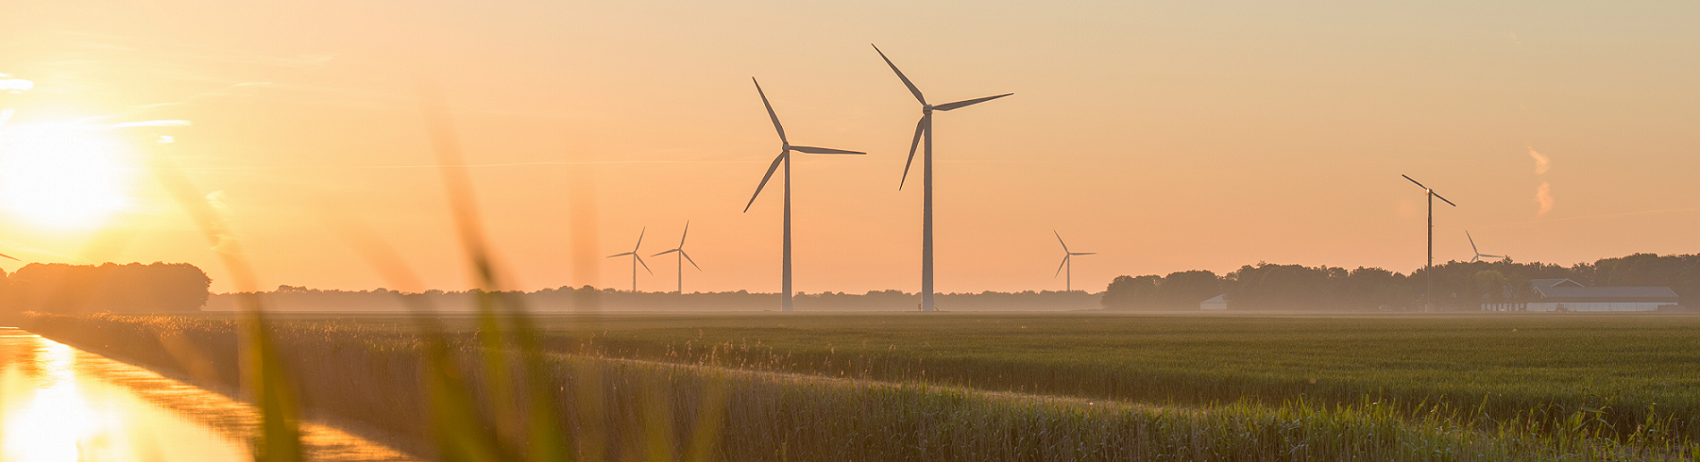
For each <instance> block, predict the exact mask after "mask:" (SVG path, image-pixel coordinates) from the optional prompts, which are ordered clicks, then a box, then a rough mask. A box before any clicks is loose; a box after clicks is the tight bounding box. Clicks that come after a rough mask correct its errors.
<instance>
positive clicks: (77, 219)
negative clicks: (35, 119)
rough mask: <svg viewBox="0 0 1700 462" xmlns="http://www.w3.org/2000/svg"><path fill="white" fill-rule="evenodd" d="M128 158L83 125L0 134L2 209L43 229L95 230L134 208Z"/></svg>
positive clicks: (14, 129) (11, 129) (8, 130)
mask: <svg viewBox="0 0 1700 462" xmlns="http://www.w3.org/2000/svg"><path fill="white" fill-rule="evenodd" d="M128 154H129V152H128V150H127V149H125V147H124V146H123V145H122V144H120V143H116V142H114V141H113V140H112V139H110V138H109V137H107V136H106V135H105V134H104V133H103V131H102V130H99V129H95V128H91V127H87V126H83V125H79V124H30V125H18V126H12V127H8V128H6V129H4V130H0V209H4V210H5V211H6V212H7V213H8V214H10V215H12V216H14V217H17V218H19V219H22V220H24V221H26V222H28V223H30V224H33V225H37V226H41V227H47V228H56V229H75V228H92V227H97V226H99V225H100V224H101V223H103V222H104V221H105V220H106V218H107V217H108V216H110V215H111V214H112V213H113V212H116V211H119V210H122V209H124V208H126V207H128V206H129V205H130V202H131V198H130V196H129V195H128V194H127V193H128V191H129V187H130V180H131V178H130V177H131V176H132V174H133V172H134V169H132V168H130V165H129V160H130V156H129V155H128Z"/></svg>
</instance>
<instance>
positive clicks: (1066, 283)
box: [1051, 229, 1097, 292]
mask: <svg viewBox="0 0 1700 462" xmlns="http://www.w3.org/2000/svg"><path fill="white" fill-rule="evenodd" d="M1051 234H1056V235H1057V243H1058V244H1062V246H1063V261H1062V264H1061V265H1057V273H1062V271H1063V268H1065V267H1066V268H1068V277H1066V278H1063V287H1064V289H1063V291H1064V292H1073V291H1074V264H1072V263H1070V262H1069V259H1070V258H1071V257H1074V256H1075V255H1097V253H1096V252H1070V251H1069V250H1068V243H1067V242H1063V239H1062V234H1059V233H1057V230H1054V229H1053V230H1051ZM1051 277H1053V278H1054V277H1056V276H1051Z"/></svg>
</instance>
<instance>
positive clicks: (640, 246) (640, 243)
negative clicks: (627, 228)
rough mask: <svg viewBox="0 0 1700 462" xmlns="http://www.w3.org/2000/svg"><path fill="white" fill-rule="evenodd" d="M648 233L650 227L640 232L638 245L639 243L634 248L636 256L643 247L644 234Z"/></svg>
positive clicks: (633, 252) (633, 251)
mask: <svg viewBox="0 0 1700 462" xmlns="http://www.w3.org/2000/svg"><path fill="white" fill-rule="evenodd" d="M648 231H649V227H648V226H645V227H643V229H642V230H639V231H638V243H637V245H634V246H632V254H633V255H636V254H637V251H638V249H639V248H642V247H643V233H645V232H648Z"/></svg>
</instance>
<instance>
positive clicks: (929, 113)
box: [869, 44, 1014, 190]
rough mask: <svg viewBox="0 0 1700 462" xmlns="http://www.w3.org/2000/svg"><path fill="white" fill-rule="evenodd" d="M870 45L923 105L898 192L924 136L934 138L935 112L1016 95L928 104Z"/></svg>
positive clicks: (894, 65) (905, 77)
mask: <svg viewBox="0 0 1700 462" xmlns="http://www.w3.org/2000/svg"><path fill="white" fill-rule="evenodd" d="M869 45H870V46H873V47H874V52H875V53H879V54H880V59H883V60H885V65H887V66H890V67H891V71H892V72H895V73H897V78H898V79H899V80H902V81H903V86H904V87H908V88H909V93H910V94H912V95H915V101H918V102H920V103H921V120H920V121H919V122H915V138H914V140H912V141H910V142H909V158H908V160H905V161H903V178H901V179H899V180H898V182H897V189H898V190H902V189H903V185H904V184H905V183H908V182H909V167H910V166H911V165H913V164H914V163H915V148H917V147H919V146H920V145H921V137H922V136H923V135H925V136H926V137H927V139H928V140H931V139H932V137H933V124H932V120H933V111H935V110H938V111H949V110H953V109H961V108H965V107H968V106H973V105H976V104H980V103H984V102H987V101H991V100H994V99H998V98H1002V97H1005V96H1009V95H1013V94H1014V93H1004V94H1001V95H995V96H986V97H981V98H974V99H965V100H962V101H957V102H954V103H945V104H940V105H937V106H934V105H931V104H927V98H926V97H925V96H922V95H921V89H920V88H916V87H915V82H911V81H909V76H907V75H903V71H902V70H899V69H898V68H897V64H894V63H892V62H891V58H887V57H886V56H885V52H884V51H880V47H879V46H877V45H873V44H869ZM927 146H929V147H928V149H932V148H931V147H930V146H932V143H931V142H930V141H929V142H928V143H927ZM928 155H929V156H931V155H932V151H928Z"/></svg>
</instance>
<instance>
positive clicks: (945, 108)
mask: <svg viewBox="0 0 1700 462" xmlns="http://www.w3.org/2000/svg"><path fill="white" fill-rule="evenodd" d="M1013 94H1014V93H1004V94H1001V95H997V96H987V97H985V98H974V99H968V100H962V101H957V102H954V103H945V104H940V105H937V106H933V110H935V111H949V110H951V109H962V108H965V107H968V106H973V105H976V104H980V103H984V102H987V101H991V100H994V99H998V98H1002V97H1005V96H1009V95H1013Z"/></svg>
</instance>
